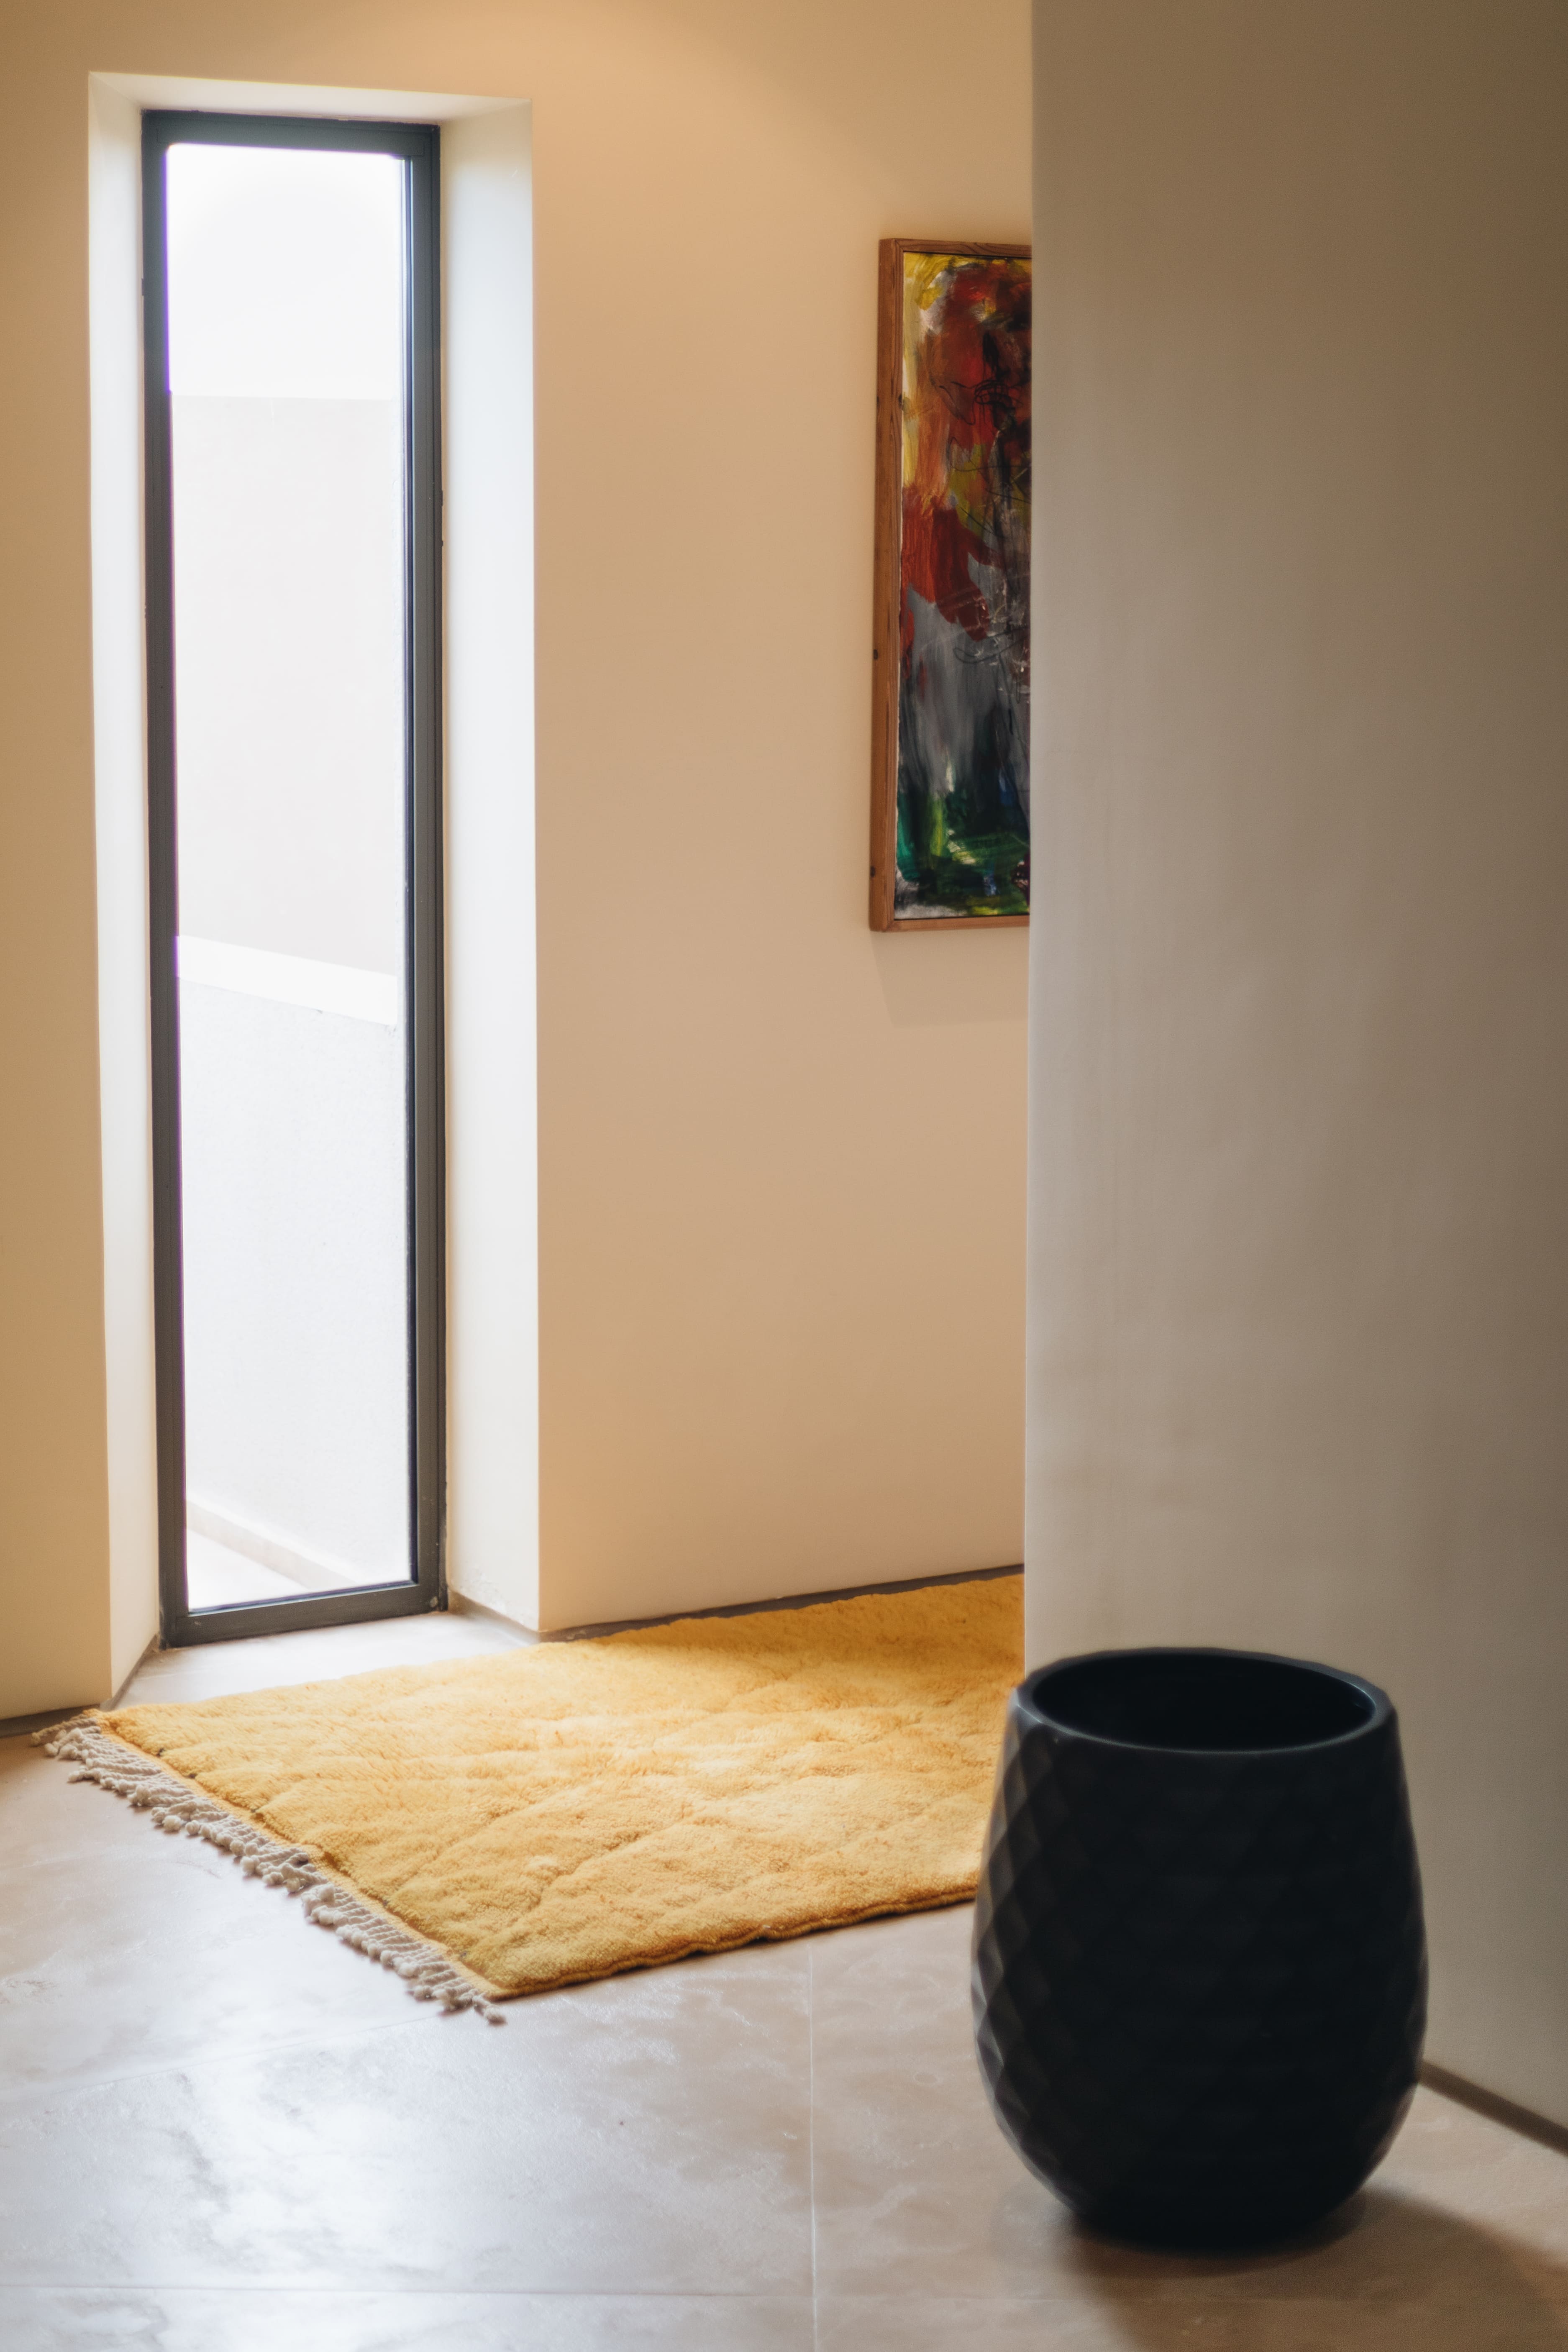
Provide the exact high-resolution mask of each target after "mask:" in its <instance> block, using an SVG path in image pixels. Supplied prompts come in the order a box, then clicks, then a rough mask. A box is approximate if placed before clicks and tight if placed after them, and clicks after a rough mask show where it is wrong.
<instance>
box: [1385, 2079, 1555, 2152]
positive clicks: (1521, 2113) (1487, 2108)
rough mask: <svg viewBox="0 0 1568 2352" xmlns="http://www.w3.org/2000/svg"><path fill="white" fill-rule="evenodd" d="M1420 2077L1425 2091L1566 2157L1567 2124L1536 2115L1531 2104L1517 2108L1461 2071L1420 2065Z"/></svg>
mask: <svg viewBox="0 0 1568 2352" xmlns="http://www.w3.org/2000/svg"><path fill="white" fill-rule="evenodd" d="M1421 2079H1422V2081H1423V2082H1424V2083H1425V2084H1426V2087H1427V2089H1428V2090H1432V2091H1436V2092H1438V2093H1439V2094H1440V2095H1442V2096H1443V2097H1444V2098H1445V2099H1452V2100H1453V2101H1454V2103H1455V2105H1457V2106H1461V2107H1468V2108H1470V2109H1471V2111H1472V2112H1473V2113H1474V2114H1476V2115H1478V2116H1486V2117H1487V2119H1488V2121H1489V2122H1490V2123H1494V2124H1505V2125H1506V2126H1507V2127H1508V2129H1509V2130H1510V2131H1516V2132H1518V2133H1519V2135H1520V2137H1521V2138H1522V2139H1533V2140H1538V2141H1539V2142H1540V2144H1541V2146H1542V2147H1554V2148H1555V2149H1556V2150H1557V2152H1558V2154H1559V2155H1560V2156H1568V2126H1563V2125H1562V2124H1554V2123H1552V2122H1551V2121H1550V2120H1549V2119H1548V2117H1547V2116H1538V2115H1537V2114H1536V2113H1535V2110H1534V2109H1533V2107H1521V2106H1519V2105H1516V2104H1515V2103H1514V2101H1513V2100H1512V2099H1502V2098H1500V2097H1499V2096H1498V2095H1497V2093H1496V2092H1495V2091H1483V2090H1482V2088H1481V2086H1480V2084H1479V2083H1471V2082H1468V2080H1467V2079H1466V2077H1465V2076H1464V2075H1463V2074H1450V2073H1449V2072H1448V2069H1447V2066H1433V2065H1426V2066H1423V2067H1422V2069H1421Z"/></svg>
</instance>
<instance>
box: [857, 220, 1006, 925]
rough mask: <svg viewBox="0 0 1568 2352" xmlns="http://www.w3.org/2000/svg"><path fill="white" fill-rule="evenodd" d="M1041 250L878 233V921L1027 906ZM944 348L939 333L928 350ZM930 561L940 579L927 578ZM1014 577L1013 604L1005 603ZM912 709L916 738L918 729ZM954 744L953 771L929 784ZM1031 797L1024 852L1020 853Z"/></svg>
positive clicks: (874, 785) (959, 916) (934, 919)
mask: <svg viewBox="0 0 1568 2352" xmlns="http://www.w3.org/2000/svg"><path fill="white" fill-rule="evenodd" d="M1030 258H1031V255H1030V248H1029V247H1028V246H1026V245H976V244H973V243H966V242H965V241H963V239H961V238H952V237H945V238H942V237H907V236H904V237H886V238H884V239H883V241H882V243H881V246H880V247H879V303H878V326H877V518H876V541H875V565H874V597H875V610H874V619H873V637H872V655H871V660H872V718H871V859H870V866H871V871H870V885H871V888H870V919H871V928H872V929H873V930H877V931H893V930H898V931H903V930H910V929H921V930H937V929H943V930H957V929H973V927H975V926H976V925H984V926H986V927H987V928H990V929H997V928H998V927H1001V926H1005V925H1012V924H1018V923H1026V922H1027V921H1028V919H1029V917H1028V911H1027V908H1028V737H1027V709H1028V653H1027V626H1028V601H1027V600H1028V586H1027V562H1028V388H1029V387H1028V374H1029V366H1028V355H1029V314H1028V292H1029V272H1028V264H1029V261H1030ZM911 263H912V266H911ZM969 265H983V267H981V268H971V267H969ZM1019 265H1022V268H1020V267H1019ZM928 295H929V296H930V297H931V299H930V300H929V301H927V300H926V299H925V297H926V296H928ZM927 320H931V321H932V322H933V323H932V324H931V326H929V327H928V326H927V324H926V321H927ZM911 321H913V322H914V325H913V327H912V328H911ZM944 337H945V338H946V341H942V338H944ZM912 338H918V341H919V348H918V350H917V348H916V344H915V341H913V340H912ZM928 350H934V351H936V352H937V356H936V358H934V359H933V360H932V361H931V363H930V364H929V365H928V364H927V362H926V358H925V356H924V355H925V353H926V352H928ZM911 368H912V369H913V370H914V371H915V374H916V379H917V380H916V381H915V383H913V384H911V382H910V372H911ZM971 424H973V428H974V429H973V436H971V438H970V439H969V441H968V442H967V443H965V442H964V438H963V436H964V434H965V432H966V431H967V429H968V426H969V425H971ZM954 449H960V450H961V457H962V464H963V468H964V473H963V480H962V482H961V483H960V489H961V490H962V491H963V492H964V493H965V494H967V492H968V491H970V490H972V489H974V488H975V487H976V485H977V486H978V490H977V497H978V506H977V507H975V508H974V509H973V510H972V509H969V508H968V507H967V506H966V507H965V510H964V512H963V513H962V514H961V513H960V512H959V510H958V509H959V507H960V499H959V498H957V497H955V496H950V495H947V492H946V483H947V476H946V474H945V473H944V472H943V471H942V468H943V466H944V464H945V460H946V457H948V456H950V455H951V454H952V451H953V450H954ZM911 467H913V468H914V478H913V479H912V480H910V481H908V482H907V481H906V475H907V474H908V473H909V472H910V468H911ZM987 500H989V505H987ZM974 511H978V512H979V513H980V515H981V521H980V525H979V526H978V528H976V527H975V526H974V525H973V512H974ZM987 518H991V519H994V522H995V528H994V529H991V528H990V527H989V525H988V521H987ZM906 521H908V523H909V526H910V528H909V534H908V536H909V540H910V545H908V546H907V545H906ZM916 541H918V542H919V546H918V548H917V547H915V546H914V542H916ZM1020 554H1021V573H1020ZM984 558H991V559H994V566H995V568H994V569H993V568H992V567H991V566H990V565H988V564H987V563H986V562H985V561H984ZM915 571H918V572H920V576H921V584H922V585H923V586H926V587H931V588H933V589H934V590H935V591H936V593H935V594H934V596H933V597H931V598H926V597H922V596H921V594H920V593H919V590H918V589H917V588H916V587H915V585H914V582H913V577H912V574H913V572H915ZM939 572H940V575H941V580H942V581H945V583H946V589H945V593H944V592H943V591H942V587H941V585H940V583H939V580H938V574H939ZM982 573H984V579H982V578H981V577H979V576H977V575H979V574H982ZM988 581H994V582H998V583H1000V588H999V591H997V590H993V591H992V592H991V593H990V594H989V595H988V592H987V587H986V582H988ZM998 596H999V599H1000V602H1001V604H1002V607H1003V610H1002V613H1001V614H1000V616H998V615H997V614H995V613H994V610H993V603H994V601H995V600H996V599H997V597H998ZM922 636H923V638H924V640H925V647H924V650H923V651H922V647H921V638H922ZM972 647H973V650H970V648H972ZM954 648H956V650H954ZM928 656H929V663H930V673H931V674H934V673H937V672H940V673H941V676H939V677H934V682H933V675H931V674H928V667H927V660H928ZM966 667H967V670H968V671H969V672H970V673H971V674H968V675H966V674H965V672H966ZM928 694H929V706H928V703H927V701H926V700H925V699H924V698H926V697H927V696H928ZM954 713H956V714H957V716H956V720H955V727H956V731H957V733H958V735H959V736H960V737H961V738H963V739H964V740H967V741H968V742H969V744H970V746H971V749H972V750H973V751H974V757H973V762H972V763H971V764H972V767H973V772H964V773H959V772H958V771H959V769H960V768H963V766H964V760H963V745H962V741H961V742H960V743H959V744H957V745H956V746H955V744H954V742H953V740H952V737H953V734H954V728H949V729H948V730H947V738H948V740H947V743H946V749H945V751H944V749H943V720H944V719H949V718H952V717H953V715H954ZM900 727H902V728H903V730H904V732H905V735H906V737H907V738H908V739H909V740H906V741H905V742H904V743H903V744H902V746H901V745H900ZM976 747H978V748H976ZM998 747H1000V748H998ZM955 749H956V750H957V751H958V754H959V756H958V757H957V758H956V759H955V758H954V757H953V756H952V753H953V752H954V751H955ZM939 758H940V760H941V761H942V767H943V773H944V777H945V782H942V783H940V784H936V785H934V786H933V785H932V784H931V769H932V762H933V761H934V760H937V759H939ZM922 778H923V780H924V781H923V782H922ZM900 785H901V788H902V796H903V814H904V830H903V835H902V836H901V837H900ZM955 802H956V803H959V804H960V811H961V813H963V814H965V815H966V817H967V818H968V820H970V821H971V822H972V823H973V824H975V826H976V830H975V831H974V832H973V836H972V837H959V836H955V837H954V841H953V842H952V844H950V843H949V840H948V836H947V833H946V829H945V823H944V813H945V812H946V811H948V810H949V809H950V808H951V807H952V804H953V803H955ZM1020 816H1021V840H1022V848H1023V856H1022V861H1021V864H1020V863H1019V862H1018V861H1017V860H1016V858H1015V857H1014V856H1013V852H1014V851H1015V850H1016V847H1017V845H1018V836H1019V825H1020ZM993 821H994V822H993ZM987 823H992V830H991V831H989V832H986V833H984V834H982V833H981V832H980V831H979V830H978V826H980V825H984V824H987ZM933 837H934V839H935V846H934V848H933V846H932V840H933ZM975 843H978V844H979V847H978V849H977V848H976V847H975V846H974V844H975ZM900 857H901V859H902V862H901V863H900ZM971 882H973V887H970V885H971ZM991 898H994V899H995V902H996V910H995V911H994V912H991V911H989V910H988V905H987V901H988V900H989V899H991ZM1019 898H1022V900H1023V905H1022V907H1021V908H1020V907H1019V905H1018V900H1019Z"/></svg>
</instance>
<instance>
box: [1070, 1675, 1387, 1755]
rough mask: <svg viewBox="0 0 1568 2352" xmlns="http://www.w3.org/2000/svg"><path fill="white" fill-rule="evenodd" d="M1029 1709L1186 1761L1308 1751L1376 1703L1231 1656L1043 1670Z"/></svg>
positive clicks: (1354, 1691) (1353, 1687)
mask: <svg viewBox="0 0 1568 2352" xmlns="http://www.w3.org/2000/svg"><path fill="white" fill-rule="evenodd" d="M1025 1696H1026V1699H1027V1701H1028V1704H1029V1705H1030V1706H1032V1707H1033V1708H1034V1709H1035V1710H1037V1712H1038V1714H1040V1715H1041V1716H1043V1717H1046V1718H1047V1720H1048V1721H1050V1722H1053V1723H1056V1724H1058V1725H1059V1726H1060V1727H1062V1729H1063V1730H1065V1731H1069V1732H1077V1733H1079V1734H1082V1735H1087V1736H1088V1737H1089V1738H1093V1739H1110V1740H1115V1741H1116V1742H1118V1743H1119V1744H1120V1745H1122V1746H1126V1747H1133V1748H1182V1749H1185V1750H1187V1751H1189V1752H1202V1751H1205V1750H1206V1751H1209V1752H1211V1753H1213V1752H1215V1751H1219V1752H1225V1751H1230V1752H1235V1751H1238V1750H1246V1751H1248V1752H1251V1753H1254V1754H1256V1753H1258V1752H1260V1751H1265V1750H1268V1749H1271V1748H1315V1747H1320V1746H1322V1745H1323V1744H1325V1743H1326V1742H1328V1741H1330V1740H1335V1739H1343V1738H1347V1737H1349V1736H1350V1735H1351V1734H1352V1733H1353V1732H1357V1731H1362V1730H1364V1729H1365V1728H1366V1727H1367V1726H1368V1725H1369V1724H1370V1723H1371V1722H1372V1721H1373V1718H1374V1717H1376V1716H1377V1715H1378V1714H1379V1712H1380V1711H1381V1708H1382V1706H1384V1702H1383V1701H1382V1700H1381V1699H1380V1696H1379V1695H1378V1694H1377V1693H1376V1692H1374V1691H1373V1690H1372V1689H1371V1688H1370V1687H1369V1686H1368V1685H1366V1684H1364V1683H1361V1682H1358V1681H1356V1680H1355V1679H1354V1677H1353V1676H1352V1675H1342V1674H1338V1673H1336V1672H1335V1671H1334V1670H1333V1669H1332V1668H1331V1667H1329V1666H1312V1665H1304V1664H1297V1663H1296V1662H1295V1661H1293V1660H1290V1659H1286V1658H1269V1657H1255V1656H1251V1655H1248V1654H1246V1653H1245V1652H1242V1651H1232V1650H1121V1651H1111V1652H1108V1653H1106V1654H1104V1655H1102V1656H1099V1657H1089V1658H1072V1659H1068V1660H1067V1661H1066V1662H1065V1663H1064V1664H1060V1665H1056V1666H1047V1667H1045V1668H1043V1669H1042V1671H1041V1672H1040V1673H1039V1674H1037V1675H1031V1676H1030V1677H1029V1680H1028V1682H1027V1683H1026V1685H1025Z"/></svg>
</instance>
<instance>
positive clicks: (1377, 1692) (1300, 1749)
mask: <svg viewBox="0 0 1568 2352" xmlns="http://www.w3.org/2000/svg"><path fill="white" fill-rule="evenodd" d="M1178 1661H1182V1662H1186V1663H1188V1664H1193V1665H1198V1666H1202V1665H1204V1664H1219V1663H1220V1662H1221V1661H1223V1662H1224V1665H1225V1667H1226V1668H1228V1667H1229V1666H1231V1665H1235V1666H1237V1667H1246V1666H1259V1667H1263V1668H1266V1669H1268V1673H1269V1675H1270V1677H1272V1676H1273V1675H1274V1674H1275V1672H1276V1670H1283V1672H1284V1673H1285V1674H1286V1675H1289V1676H1293V1677H1300V1680H1301V1682H1302V1683H1303V1684H1306V1683H1308V1682H1310V1681H1316V1682H1320V1683H1322V1684H1328V1685H1333V1686H1334V1688H1335V1689H1336V1690H1337V1691H1339V1692H1340V1693H1342V1694H1343V1695H1344V1696H1346V1697H1349V1698H1353V1699H1354V1700H1356V1701H1359V1702H1360V1704H1361V1706H1362V1707H1363V1709H1364V1712H1363V1713H1362V1714H1361V1715H1360V1717H1359V1718H1358V1719H1357V1720H1355V1721H1353V1722H1351V1723H1346V1724H1343V1725H1342V1727H1339V1728H1338V1729H1333V1730H1329V1731H1325V1732H1321V1733H1317V1734H1315V1735H1313V1736H1310V1737H1308V1738H1295V1739H1291V1738H1284V1739H1263V1740H1257V1741H1253V1740H1248V1739H1245V1738H1240V1739H1231V1740H1221V1741H1216V1742H1214V1743H1212V1744H1211V1743H1209V1742H1206V1741H1202V1740H1189V1739H1185V1738H1131V1737H1127V1736H1124V1735H1121V1734H1118V1733H1116V1732H1114V1731H1108V1730H1104V1729H1100V1728H1096V1727H1092V1726H1089V1725H1086V1724H1084V1723H1083V1722H1080V1721H1075V1720H1074V1719H1072V1717H1071V1716H1070V1715H1069V1714H1068V1713H1067V1712H1065V1711H1063V1712H1058V1710H1057V1708H1055V1707H1053V1706H1051V1705H1050V1703H1049V1701H1048V1700H1047V1697H1046V1696H1044V1693H1043V1687H1042V1686H1043V1685H1047V1684H1049V1683H1051V1682H1053V1681H1058V1682H1064V1681H1066V1680H1067V1679H1068V1676H1069V1675H1072V1676H1074V1677H1076V1678H1077V1679H1078V1680H1079V1681H1080V1682H1086V1681H1089V1679H1090V1675H1091V1671H1092V1670H1093V1669H1096V1668H1099V1669H1101V1670H1103V1678H1109V1677H1110V1675H1113V1674H1114V1671H1115V1669H1116V1668H1117V1667H1119V1666H1127V1667H1130V1668H1131V1669H1132V1671H1133V1673H1134V1674H1135V1675H1142V1676H1146V1677H1148V1678H1149V1680H1150V1681H1151V1682H1152V1679H1153V1671H1154V1669H1155V1668H1156V1666H1157V1664H1160V1663H1169V1664H1175V1663H1176V1662H1178ZM1014 1696H1015V1698H1016V1702H1017V1704H1018V1706H1019V1707H1020V1709H1021V1710H1022V1711H1023V1712H1024V1713H1025V1714H1026V1716H1028V1717H1032V1718H1033V1719H1035V1720H1036V1721H1037V1722H1038V1723H1040V1724H1042V1725H1044V1726H1047V1727H1049V1728H1050V1729H1051V1730H1053V1731H1055V1732H1057V1733H1058V1734H1060V1735H1061V1736H1062V1737H1064V1738H1069V1739H1075V1740H1082V1741H1084V1742H1087V1743H1088V1744H1089V1745H1091V1746H1094V1747H1100V1748H1121V1749H1123V1750H1124V1751H1126V1752H1128V1753H1130V1754H1142V1755H1146V1756H1194V1757H1195V1756H1202V1757H1210V1758H1219V1757H1227V1758H1259V1757H1266V1756H1282V1757H1283V1756H1306V1755H1317V1754H1321V1753H1322V1752H1323V1751H1324V1750H1325V1749H1330V1748H1348V1747H1350V1746H1352V1744H1353V1743H1354V1742H1355V1741H1356V1740H1358V1739H1364V1738H1368V1737H1369V1735H1371V1734H1372V1733H1373V1732H1376V1731H1379V1730H1381V1729H1382V1728H1383V1727H1384V1726H1385V1725H1386V1724H1388V1723H1389V1722H1391V1721H1392V1720H1393V1719H1394V1703H1393V1701H1392V1700H1391V1699H1390V1697H1389V1696H1388V1694H1387V1692H1386V1691H1385V1690H1383V1689H1381V1688H1380V1687H1379V1685H1377V1684H1376V1683H1373V1682H1369V1681H1368V1680H1367V1678H1366V1676H1365V1675H1356V1674H1352V1673H1351V1672H1350V1671H1349V1669H1348V1668H1346V1667H1343V1666H1330V1665H1325V1664H1322V1663H1321V1661H1319V1660H1317V1659H1313V1658H1290V1657H1286V1656H1283V1655H1282V1654H1279V1652H1276V1651H1269V1650H1231V1649H1225V1648H1222V1647H1219V1646H1217V1645H1215V1644H1194V1645H1190V1646H1189V1645H1185V1644H1182V1643H1168V1644H1161V1643H1150V1644H1147V1645H1140V1646H1136V1647H1131V1648H1126V1649H1111V1650H1085V1651H1082V1652H1079V1654H1076V1655H1074V1656H1072V1657H1067V1658H1056V1659H1053V1660H1052V1661H1051V1663H1050V1664H1048V1665H1044V1666H1037V1667H1036V1669H1035V1671H1034V1672H1033V1673H1032V1674H1028V1675H1025V1677H1024V1679H1023V1681H1022V1682H1021V1683H1020V1684H1019V1685H1018V1686H1017V1689H1016V1693H1015V1694H1014ZM1064 1696H1065V1694H1064Z"/></svg>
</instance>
